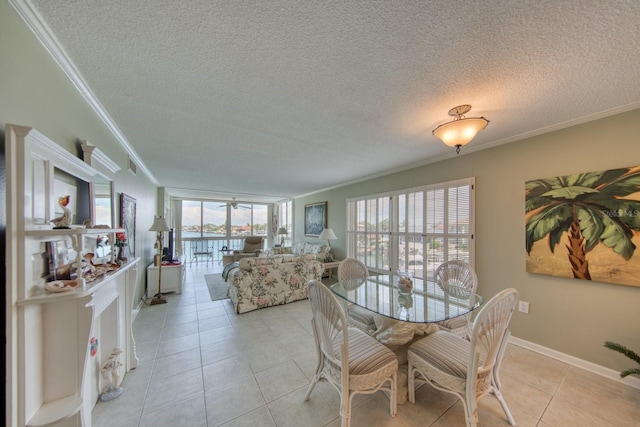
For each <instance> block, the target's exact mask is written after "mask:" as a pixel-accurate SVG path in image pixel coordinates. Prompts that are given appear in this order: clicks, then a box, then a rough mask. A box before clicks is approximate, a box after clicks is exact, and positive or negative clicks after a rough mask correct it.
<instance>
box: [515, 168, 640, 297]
mask: <svg viewBox="0 0 640 427" xmlns="http://www.w3.org/2000/svg"><path fill="white" fill-rule="evenodd" d="M525 206H526V215H525V220H526V250H527V271H528V272H532V273H541V274H550V275H553V276H562V277H573V278H576V279H583V280H594V281H601V282H608V283H619V284H624V285H633V286H640V255H639V254H637V253H636V247H637V245H638V244H640V166H635V167H629V168H622V169H611V170H607V171H600V172H586V173H577V174H574V175H567V176H560V177H555V178H547V179H536V180H532V181H527V183H526V185H525Z"/></svg>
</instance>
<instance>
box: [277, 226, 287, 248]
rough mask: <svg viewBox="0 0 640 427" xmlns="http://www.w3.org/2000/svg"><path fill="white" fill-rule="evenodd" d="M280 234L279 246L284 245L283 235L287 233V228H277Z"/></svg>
mask: <svg viewBox="0 0 640 427" xmlns="http://www.w3.org/2000/svg"><path fill="white" fill-rule="evenodd" d="M277 234H279V235H280V247H284V236H286V235H287V229H286V228H284V227H280V228H278V233H277Z"/></svg>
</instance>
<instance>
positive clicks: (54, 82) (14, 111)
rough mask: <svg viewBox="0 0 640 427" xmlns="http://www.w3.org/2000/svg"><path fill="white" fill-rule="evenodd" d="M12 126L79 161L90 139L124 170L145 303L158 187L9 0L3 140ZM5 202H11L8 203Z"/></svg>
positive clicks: (1, 97) (0, 6)
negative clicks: (133, 164) (132, 166)
mask: <svg viewBox="0 0 640 427" xmlns="http://www.w3.org/2000/svg"><path fill="white" fill-rule="evenodd" d="M7 123H11V124H17V125H23V126H29V127H33V128H35V129H36V130H38V131H39V132H40V133H42V134H44V135H45V136H47V137H48V138H50V139H51V140H53V141H55V142H56V143H57V144H58V145H60V146H61V147H63V148H65V149H66V150H68V151H69V152H71V153H73V154H74V155H78V156H79V157H81V154H79V153H80V152H79V151H78V150H79V141H80V140H88V141H90V142H91V143H92V144H93V145H95V146H97V147H98V148H99V149H100V150H102V152H104V153H105V154H106V155H107V156H109V157H110V158H111V160H113V161H114V162H115V163H117V164H118V166H120V168H121V170H120V171H119V172H118V173H117V175H116V177H115V181H114V183H115V191H116V193H117V202H116V205H117V208H118V209H119V203H120V202H119V200H120V199H119V195H120V193H125V194H127V195H129V196H131V197H133V198H134V199H136V202H137V203H136V207H137V212H136V256H138V257H140V258H141V262H140V267H141V268H140V269H139V274H138V286H137V290H136V301H139V299H140V297H141V296H142V295H143V294H144V280H145V269H144V267H145V266H146V265H147V264H149V263H150V262H151V261H152V259H153V244H154V240H155V235H154V233H151V232H149V231H147V230H148V229H149V227H151V224H152V223H153V217H154V214H155V213H156V210H155V207H156V205H157V191H156V186H155V185H154V184H153V183H152V182H151V181H150V180H149V179H148V178H147V177H146V176H145V175H144V174H143V173H142V172H141V171H140V169H138V174H137V175H133V174H132V173H130V172H129V171H128V169H127V162H128V155H127V153H126V151H125V150H124V149H123V148H122V147H121V145H120V144H119V142H118V141H117V140H116V139H115V138H114V137H113V135H112V134H111V132H109V130H108V129H107V127H106V126H105V124H104V123H103V122H102V121H101V120H100V118H99V117H98V116H97V114H96V113H95V112H94V111H93V109H92V108H91V107H90V106H89V104H88V103H87V102H86V101H85V100H84V98H82V96H81V95H80V93H79V92H78V91H77V90H76V89H75V87H74V86H73V85H72V84H71V81H70V80H69V79H68V78H67V77H66V75H65V74H64V73H63V72H62V70H61V69H60V67H59V66H58V65H57V63H56V62H55V60H54V59H53V57H52V56H51V55H49V53H48V52H47V51H46V49H45V48H44V47H43V46H42V45H41V44H40V42H39V41H38V39H37V38H36V36H35V35H34V34H33V33H32V32H31V31H30V30H29V28H28V27H27V25H26V24H25V23H24V21H22V19H21V18H20V17H19V16H18V14H17V13H16V12H15V10H14V9H13V8H12V7H11V5H9V4H8V3H7V2H6V1H4V0H3V1H0V126H1V128H2V130H0V139H1V140H2V141H4V126H5V125H6V124H7ZM131 142H132V143H133V142H134V141H131ZM2 203H3V205H4V204H5V203H6V202H5V199H4V198H3V200H2ZM5 208H6V207H5ZM117 217H118V218H119V215H117ZM118 221H119V220H118Z"/></svg>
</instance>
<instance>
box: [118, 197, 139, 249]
mask: <svg viewBox="0 0 640 427" xmlns="http://www.w3.org/2000/svg"><path fill="white" fill-rule="evenodd" d="M120 227H122V228H123V229H124V234H125V235H126V236H127V244H126V246H125V247H124V253H125V256H126V257H127V258H129V257H131V258H133V257H135V256H136V199H134V198H133V197H131V196H127V195H126V194H124V193H121V194H120Z"/></svg>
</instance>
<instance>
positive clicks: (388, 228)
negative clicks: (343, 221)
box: [347, 178, 474, 279]
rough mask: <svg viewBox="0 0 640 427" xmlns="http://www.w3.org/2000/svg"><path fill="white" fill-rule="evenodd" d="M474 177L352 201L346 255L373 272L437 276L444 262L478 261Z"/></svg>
mask: <svg viewBox="0 0 640 427" xmlns="http://www.w3.org/2000/svg"><path fill="white" fill-rule="evenodd" d="M473 194H474V179H473V178H469V179H464V180H460V181H453V182H447V183H441V184H435V185H429V186H425V187H420V188H414V189H409V190H401V191H397V192H393V193H390V194H384V195H375V196H366V197H362V198H356V199H349V200H347V254H348V256H350V257H353V258H357V259H359V260H361V261H362V262H364V263H365V264H366V265H367V267H369V269H370V270H372V271H377V272H389V271H393V270H395V269H398V268H401V269H406V270H409V271H411V272H412V273H413V274H414V275H415V276H416V277H420V278H427V279H432V278H433V274H434V272H435V269H436V268H437V267H438V266H439V265H440V264H441V263H443V262H444V261H447V260H451V259H460V260H463V261H466V262H468V263H470V264H472V265H473V248H474V245H473V224H474V218H473Z"/></svg>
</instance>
